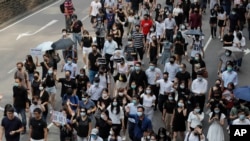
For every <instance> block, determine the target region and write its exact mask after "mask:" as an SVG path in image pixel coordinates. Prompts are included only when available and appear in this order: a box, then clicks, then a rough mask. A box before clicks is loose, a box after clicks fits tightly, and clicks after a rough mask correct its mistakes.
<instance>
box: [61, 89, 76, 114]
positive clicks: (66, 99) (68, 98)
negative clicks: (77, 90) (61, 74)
mask: <svg viewBox="0 0 250 141" xmlns="http://www.w3.org/2000/svg"><path fill="white" fill-rule="evenodd" d="M62 103H63V104H64V103H67V104H69V106H70V108H71V110H72V111H74V112H76V111H77V109H78V107H79V98H78V96H77V95H73V90H72V89H71V88H68V89H67V91H66V93H65V94H64V96H63V98H62Z"/></svg>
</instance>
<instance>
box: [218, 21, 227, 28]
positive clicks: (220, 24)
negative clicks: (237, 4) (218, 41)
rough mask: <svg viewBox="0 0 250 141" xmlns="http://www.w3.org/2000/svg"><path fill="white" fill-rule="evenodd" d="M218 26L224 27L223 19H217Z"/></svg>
mask: <svg viewBox="0 0 250 141" xmlns="http://www.w3.org/2000/svg"><path fill="white" fill-rule="evenodd" d="M218 26H219V27H225V26H226V24H225V21H224V20H219V21H218Z"/></svg>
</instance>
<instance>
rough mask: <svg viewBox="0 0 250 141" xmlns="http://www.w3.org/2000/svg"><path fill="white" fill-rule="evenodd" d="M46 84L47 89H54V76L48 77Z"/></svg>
mask: <svg viewBox="0 0 250 141" xmlns="http://www.w3.org/2000/svg"><path fill="white" fill-rule="evenodd" d="M45 84H46V86H47V87H53V86H55V84H56V83H55V80H54V78H53V76H52V75H47V76H46V79H45Z"/></svg>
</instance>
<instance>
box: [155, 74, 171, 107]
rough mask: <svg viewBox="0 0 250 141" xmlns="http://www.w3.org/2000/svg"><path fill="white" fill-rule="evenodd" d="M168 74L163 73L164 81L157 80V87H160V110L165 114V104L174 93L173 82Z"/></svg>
mask: <svg viewBox="0 0 250 141" xmlns="http://www.w3.org/2000/svg"><path fill="white" fill-rule="evenodd" d="M168 76H169V74H168V72H164V73H163V79H160V80H156V85H157V86H159V87H160V90H159V96H158V97H159V100H158V108H159V110H160V111H161V112H163V103H164V102H165V101H166V100H167V98H168V94H169V93H170V92H172V91H173V82H172V81H171V80H169V78H168Z"/></svg>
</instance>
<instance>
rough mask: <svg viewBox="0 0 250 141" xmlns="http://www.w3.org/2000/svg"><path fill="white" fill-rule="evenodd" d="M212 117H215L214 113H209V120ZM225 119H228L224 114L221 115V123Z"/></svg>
mask: <svg viewBox="0 0 250 141" xmlns="http://www.w3.org/2000/svg"><path fill="white" fill-rule="evenodd" d="M212 115H213V112H210V113H209V118H211V117H212ZM225 118H226V116H225V115H224V114H223V113H221V116H220V121H221V120H224V119H225Z"/></svg>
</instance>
